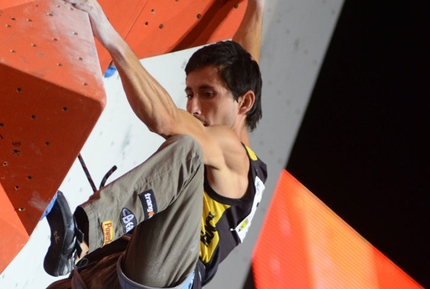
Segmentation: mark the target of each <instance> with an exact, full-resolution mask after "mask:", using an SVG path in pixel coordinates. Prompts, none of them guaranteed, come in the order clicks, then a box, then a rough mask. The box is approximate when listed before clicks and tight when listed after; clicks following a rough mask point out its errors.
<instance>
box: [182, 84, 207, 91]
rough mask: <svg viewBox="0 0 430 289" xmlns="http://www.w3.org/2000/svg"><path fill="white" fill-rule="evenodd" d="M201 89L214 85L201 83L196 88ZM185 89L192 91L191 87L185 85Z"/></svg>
mask: <svg viewBox="0 0 430 289" xmlns="http://www.w3.org/2000/svg"><path fill="white" fill-rule="evenodd" d="M202 89H214V86H212V85H209V84H203V85H200V86H199V87H198V90H202ZM185 91H193V89H192V88H191V87H189V86H187V87H185Z"/></svg>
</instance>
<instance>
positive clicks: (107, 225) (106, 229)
mask: <svg viewBox="0 0 430 289" xmlns="http://www.w3.org/2000/svg"><path fill="white" fill-rule="evenodd" d="M102 229H103V236H104V242H103V246H104V245H107V244H109V243H111V242H112V241H113V237H114V233H115V230H114V228H113V223H112V221H110V220H109V221H104V222H103V223H102Z"/></svg>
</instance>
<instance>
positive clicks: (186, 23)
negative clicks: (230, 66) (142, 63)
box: [97, 0, 248, 71]
mask: <svg viewBox="0 0 430 289" xmlns="http://www.w3.org/2000/svg"><path fill="white" fill-rule="evenodd" d="M99 2H100V5H101V6H102V7H103V9H104V11H105V13H106V15H107V16H108V18H109V20H110V22H111V23H112V25H113V26H114V27H115V29H117V30H118V32H119V33H120V35H121V36H122V37H123V38H124V39H125V40H126V41H127V43H128V44H129V45H130V47H131V48H132V49H133V51H134V52H135V53H136V54H137V56H138V57H139V58H146V57H150V56H155V55H160V54H165V53H168V52H172V51H177V50H181V49H186V48H191V47H195V46H199V45H204V44H206V43H211V42H215V41H219V40H225V39H229V38H231V37H232V36H233V34H234V33H235V32H236V30H237V28H238V27H239V24H240V22H241V20H242V18H243V15H244V14H245V9H246V5H247V3H248V1H247V0H233V1H232V0H140V1H132V2H128V1H127V2H126V1H122V2H118V1H111V0H100V1H99ZM97 48H98V53H99V57H100V63H101V64H100V65H101V67H102V70H103V71H104V70H105V69H106V68H107V66H108V65H109V63H110V62H111V58H110V56H109V54H108V53H107V51H106V50H105V49H104V48H102V47H101V46H100V44H97Z"/></svg>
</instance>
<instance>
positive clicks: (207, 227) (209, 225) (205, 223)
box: [200, 192, 230, 263]
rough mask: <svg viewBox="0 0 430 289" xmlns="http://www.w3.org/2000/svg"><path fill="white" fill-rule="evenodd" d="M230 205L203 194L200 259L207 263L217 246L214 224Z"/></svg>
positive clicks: (217, 237)
mask: <svg viewBox="0 0 430 289" xmlns="http://www.w3.org/2000/svg"><path fill="white" fill-rule="evenodd" d="M229 208H230V205H227V204H221V203H219V202H217V201H215V200H214V199H212V198H211V197H209V195H208V194H207V193H206V192H205V193H204V195H203V215H202V229H201V232H200V259H201V260H202V261H203V263H208V262H209V261H210V259H211V258H212V255H213V253H214V252H215V249H216V248H217V246H218V244H219V233H218V231H217V230H216V224H217V223H218V221H219V220H220V219H221V217H222V216H223V214H224V212H225V211H226V210H228V209H229Z"/></svg>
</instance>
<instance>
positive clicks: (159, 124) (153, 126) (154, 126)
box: [147, 118, 174, 138]
mask: <svg viewBox="0 0 430 289" xmlns="http://www.w3.org/2000/svg"><path fill="white" fill-rule="evenodd" d="M147 127H148V129H149V130H150V131H151V132H153V133H156V134H158V135H160V136H162V137H164V138H166V137H169V136H171V135H173V134H174V121H173V120H172V119H170V118H168V119H167V118H165V119H161V120H157V121H154V122H151V123H147Z"/></svg>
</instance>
